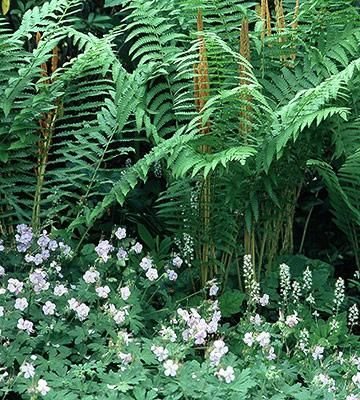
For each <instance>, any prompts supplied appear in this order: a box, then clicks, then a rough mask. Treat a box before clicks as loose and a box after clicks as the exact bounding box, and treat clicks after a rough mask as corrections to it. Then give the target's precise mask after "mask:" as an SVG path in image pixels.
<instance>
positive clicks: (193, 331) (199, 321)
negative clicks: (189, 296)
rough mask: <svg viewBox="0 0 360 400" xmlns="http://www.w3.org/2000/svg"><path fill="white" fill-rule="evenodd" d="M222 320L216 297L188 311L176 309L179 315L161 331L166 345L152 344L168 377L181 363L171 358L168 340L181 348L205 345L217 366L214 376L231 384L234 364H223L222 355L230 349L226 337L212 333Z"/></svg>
mask: <svg viewBox="0 0 360 400" xmlns="http://www.w3.org/2000/svg"><path fill="white" fill-rule="evenodd" d="M212 285H215V284H214V283H213V284H212ZM211 287H213V286H211ZM213 290H214V288H213ZM217 291H218V287H217V290H216V292H217ZM213 295H214V294H213ZM202 314H203V315H202ZM220 319H221V312H220V310H219V304H218V301H217V300H215V301H210V300H209V301H207V302H206V303H204V304H203V306H201V307H198V308H194V307H192V308H190V309H189V310H187V309H184V308H181V307H179V308H178V309H177V311H176V316H175V317H174V318H173V319H172V320H171V321H170V326H167V327H165V326H163V327H162V329H161V330H160V331H159V335H160V340H161V341H162V342H163V344H164V345H152V346H151V351H152V352H153V353H154V355H155V357H156V359H157V360H158V361H159V362H161V363H162V365H163V368H164V374H165V375H166V376H176V375H177V371H178V369H179V366H180V365H179V361H178V360H176V359H173V358H171V357H170V351H169V349H168V348H167V347H166V343H176V342H177V341H178V342H177V343H178V345H179V347H182V346H184V345H185V346H187V347H188V348H191V347H193V346H200V347H203V346H206V347H207V349H208V351H207V354H208V357H207V358H208V361H209V366H210V368H213V369H214V375H215V376H216V377H217V378H218V379H219V380H224V381H225V382H226V383H231V382H232V381H233V380H234V379H235V372H234V369H233V367H232V366H226V367H225V366H222V365H220V364H221V362H222V359H223V357H224V356H225V355H226V354H227V353H228V352H229V348H228V346H227V345H226V344H225V342H224V341H223V339H217V340H213V336H214V335H215V334H216V333H217V332H218V330H219V327H220V325H219V323H220Z"/></svg>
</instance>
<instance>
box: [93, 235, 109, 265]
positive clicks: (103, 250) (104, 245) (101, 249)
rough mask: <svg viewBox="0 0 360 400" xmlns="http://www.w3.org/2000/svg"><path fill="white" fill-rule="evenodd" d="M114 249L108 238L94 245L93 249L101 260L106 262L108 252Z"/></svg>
mask: <svg viewBox="0 0 360 400" xmlns="http://www.w3.org/2000/svg"><path fill="white" fill-rule="evenodd" d="M113 250H114V246H113V245H111V244H110V242H109V241H108V240H102V241H100V242H99V244H98V245H97V246H96V247H95V251H96V253H97V254H98V256H99V257H100V258H101V260H102V261H103V262H107V261H108V259H109V258H110V255H109V253H111V252H112V251H113Z"/></svg>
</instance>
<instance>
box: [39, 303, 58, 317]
mask: <svg viewBox="0 0 360 400" xmlns="http://www.w3.org/2000/svg"><path fill="white" fill-rule="evenodd" d="M55 309H56V305H55V304H54V303H52V302H51V301H47V302H46V303H45V304H44V305H43V306H42V310H43V313H44V314H45V315H54V314H55Z"/></svg>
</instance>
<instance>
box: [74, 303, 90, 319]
mask: <svg viewBox="0 0 360 400" xmlns="http://www.w3.org/2000/svg"><path fill="white" fill-rule="evenodd" d="M75 311H76V314H77V317H78V319H79V320H80V321H84V320H85V319H86V318H87V317H88V315H89V311H90V308H89V307H88V306H87V305H86V304H84V303H81V304H80V305H78V306H77V307H76V310H75Z"/></svg>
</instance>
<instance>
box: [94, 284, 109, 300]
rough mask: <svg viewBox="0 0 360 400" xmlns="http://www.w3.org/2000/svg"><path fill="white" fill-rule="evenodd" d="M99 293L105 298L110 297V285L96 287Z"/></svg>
mask: <svg viewBox="0 0 360 400" xmlns="http://www.w3.org/2000/svg"><path fill="white" fill-rule="evenodd" d="M95 292H96V293H97V295H98V296H99V297H101V298H103V299H107V298H108V297H109V293H110V288H109V286H99V287H97V288H96V289H95Z"/></svg>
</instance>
